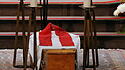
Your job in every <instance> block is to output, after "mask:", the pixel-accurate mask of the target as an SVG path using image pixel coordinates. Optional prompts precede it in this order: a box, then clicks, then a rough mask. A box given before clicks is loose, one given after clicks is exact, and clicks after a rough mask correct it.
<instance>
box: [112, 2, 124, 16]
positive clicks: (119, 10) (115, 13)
mask: <svg viewBox="0 0 125 70" xmlns="http://www.w3.org/2000/svg"><path fill="white" fill-rule="evenodd" d="M124 12H125V3H123V4H120V5H119V6H118V7H117V9H116V10H115V11H114V13H113V15H114V16H118V15H119V14H120V13H124Z"/></svg>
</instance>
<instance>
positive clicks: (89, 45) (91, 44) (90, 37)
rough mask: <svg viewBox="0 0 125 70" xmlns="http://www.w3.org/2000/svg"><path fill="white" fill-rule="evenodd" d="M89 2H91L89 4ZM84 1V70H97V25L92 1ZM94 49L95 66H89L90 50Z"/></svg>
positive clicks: (93, 59)
mask: <svg viewBox="0 0 125 70" xmlns="http://www.w3.org/2000/svg"><path fill="white" fill-rule="evenodd" d="M88 1H89V2H88ZM88 1H87V0H85V1H84V4H85V5H84V16H85V19H84V47H83V49H84V52H83V70H85V68H86V67H89V68H93V70H96V66H98V65H99V61H98V50H97V47H96V28H95V27H96V25H95V23H94V22H95V13H94V9H93V8H94V7H93V6H92V0H88ZM90 49H92V61H93V65H89V50H90Z"/></svg>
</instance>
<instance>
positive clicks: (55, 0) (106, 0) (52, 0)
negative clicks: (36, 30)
mask: <svg viewBox="0 0 125 70" xmlns="http://www.w3.org/2000/svg"><path fill="white" fill-rule="evenodd" d="M119 1H120V0H100V1H99V0H93V3H94V4H113V3H119ZM29 2H30V0H24V3H25V4H29ZM48 2H49V4H83V0H48ZM18 3H19V1H18V0H1V2H0V4H18ZM38 4H39V2H38Z"/></svg>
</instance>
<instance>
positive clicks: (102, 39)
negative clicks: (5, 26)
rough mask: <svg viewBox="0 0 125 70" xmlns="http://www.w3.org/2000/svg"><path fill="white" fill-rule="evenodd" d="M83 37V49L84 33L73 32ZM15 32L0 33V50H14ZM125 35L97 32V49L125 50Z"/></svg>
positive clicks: (19, 42) (20, 39) (20, 42)
mask: <svg viewBox="0 0 125 70" xmlns="http://www.w3.org/2000/svg"><path fill="white" fill-rule="evenodd" d="M73 33H74V34H76V35H80V37H81V48H82V47H83V44H82V42H83V40H84V37H83V36H84V34H83V32H73ZM18 38H19V40H18V48H22V45H23V40H22V39H23V37H22V34H21V33H19V37H18ZM14 41H15V32H0V46H1V47H0V49H5V48H6V49H12V48H14ZM124 42H125V33H116V32H97V47H98V48H105V49H108V48H110V49H111V48H113V49H116V48H121V49H125V47H124V45H125V43H124Z"/></svg>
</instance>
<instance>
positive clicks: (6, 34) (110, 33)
mask: <svg viewBox="0 0 125 70" xmlns="http://www.w3.org/2000/svg"><path fill="white" fill-rule="evenodd" d="M70 33H73V34H75V35H80V36H84V33H83V32H70ZM31 34H32V33H31ZM0 36H15V32H0ZM19 36H22V33H21V32H19ZM97 36H125V33H117V32H97Z"/></svg>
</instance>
